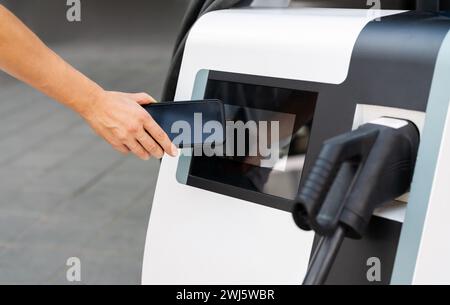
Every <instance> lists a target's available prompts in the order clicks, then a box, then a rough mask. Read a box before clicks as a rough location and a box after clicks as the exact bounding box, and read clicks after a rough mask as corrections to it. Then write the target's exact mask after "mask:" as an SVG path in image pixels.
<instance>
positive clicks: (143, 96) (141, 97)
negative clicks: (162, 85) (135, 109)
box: [131, 92, 156, 105]
mask: <svg viewBox="0 0 450 305" xmlns="http://www.w3.org/2000/svg"><path fill="white" fill-rule="evenodd" d="M131 95H132V98H133V99H134V100H135V101H136V102H137V103H138V104H139V105H146V104H150V103H156V100H155V99H154V98H153V97H152V96H150V95H149V94H147V93H145V92H141V93H133V94H131Z"/></svg>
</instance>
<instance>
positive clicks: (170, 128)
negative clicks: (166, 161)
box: [143, 100, 225, 148]
mask: <svg viewBox="0 0 450 305" xmlns="http://www.w3.org/2000/svg"><path fill="white" fill-rule="evenodd" d="M143 107H144V109H145V110H147V112H148V113H150V115H151V116H152V118H153V119H154V120H155V121H156V122H157V123H158V125H159V126H161V128H162V129H163V130H164V131H165V132H166V133H167V135H168V136H169V138H170V140H171V141H173V142H174V144H175V146H177V147H179V148H183V147H194V146H196V145H203V144H212V143H215V145H222V144H223V143H224V140H225V115H224V106H223V103H222V101H220V100H195V101H183V102H163V103H153V104H147V105H143ZM208 122H210V123H208ZM207 123H208V124H207ZM205 124H207V125H205ZM211 126H215V127H214V128H211ZM219 126H220V128H219ZM205 127H206V128H205Z"/></svg>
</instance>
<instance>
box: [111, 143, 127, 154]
mask: <svg viewBox="0 0 450 305" xmlns="http://www.w3.org/2000/svg"><path fill="white" fill-rule="evenodd" d="M112 147H113V148H114V149H115V150H117V151H118V152H120V153H122V154H124V155H128V153H129V152H130V150H129V149H128V147H126V146H125V145H121V144H119V145H117V144H116V145H112Z"/></svg>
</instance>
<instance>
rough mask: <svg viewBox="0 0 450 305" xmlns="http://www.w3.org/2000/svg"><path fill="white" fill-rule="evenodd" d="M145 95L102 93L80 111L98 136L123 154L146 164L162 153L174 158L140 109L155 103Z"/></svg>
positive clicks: (158, 130)
mask: <svg viewBox="0 0 450 305" xmlns="http://www.w3.org/2000/svg"><path fill="white" fill-rule="evenodd" d="M154 102H155V100H154V99H153V98H152V97H151V96H150V95H148V94H146V93H134V94H132V93H122V92H112V91H101V93H100V94H98V96H97V97H96V98H95V99H94V101H93V102H91V103H90V104H89V106H88V109H83V111H79V112H80V114H81V115H82V116H83V117H84V119H85V120H86V121H87V122H88V123H89V125H90V126H91V127H92V128H93V129H94V130H95V132H96V133H97V134H99V135H100V136H101V137H103V138H104V139H105V140H106V141H107V142H108V143H110V144H111V145H112V146H113V147H114V148H115V149H116V150H118V151H119V152H121V153H123V154H127V153H128V152H130V151H131V152H133V153H134V154H135V155H136V156H137V157H139V158H141V159H143V160H148V159H149V158H150V157H151V156H153V157H155V158H158V159H160V158H162V157H163V155H164V152H166V153H168V154H169V155H171V156H176V155H177V148H176V147H175V145H173V144H172V142H171V141H170V139H169V137H168V136H167V134H166V133H165V132H164V131H163V130H162V129H161V127H159V126H158V124H157V123H156V122H155V121H154V120H153V119H152V117H151V116H150V114H149V113H148V112H147V111H145V110H144V109H143V108H142V107H141V106H140V105H144V104H149V103H154Z"/></svg>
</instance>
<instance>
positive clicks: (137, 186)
mask: <svg viewBox="0 0 450 305" xmlns="http://www.w3.org/2000/svg"><path fill="white" fill-rule="evenodd" d="M66 2H67V1H65V0H33V1H30V0H3V1H2V0H0V3H3V4H5V5H6V6H7V7H8V8H9V9H11V10H12V11H13V12H14V13H15V14H16V15H18V16H19V17H20V18H21V19H22V20H23V21H24V22H25V23H26V24H27V25H28V26H29V27H30V28H31V29H32V30H33V31H35V32H36V33H37V34H38V35H39V36H40V37H41V38H42V39H43V40H44V41H45V42H46V43H48V44H49V45H50V47H51V48H53V49H54V50H55V51H56V52H57V53H59V54H60V55H61V56H62V57H63V58H65V59H66V60H67V61H69V62H70V63H71V64H72V65H74V66H75V67H76V68H78V69H79V70H81V71H82V72H83V73H85V74H87V75H88V76H89V77H91V78H92V79H94V80H95V81H96V82H98V83H99V84H100V85H102V86H103V87H104V88H105V89H109V90H117V91H128V92H141V91H146V92H148V93H150V94H151V95H153V96H154V97H155V98H157V99H159V97H160V94H161V89H162V84H163V79H164V77H165V74H166V71H167V69H168V65H169V61H170V58H171V53H172V44H173V42H174V40H175V36H176V34H177V31H178V29H179V25H180V23H181V20H182V17H183V14H184V11H185V9H186V7H187V4H188V0H164V1H161V0H128V1H121V0H81V22H73V23H71V22H68V21H67V18H66V12H67V9H68V6H67V5H66ZM369 2H370V1H369ZM369 2H368V1H367V0H339V1H319V0H316V1H301V3H300V2H296V4H297V5H305V6H330V7H361V8H367V6H368V3H369ZM413 2H414V1H413V0H389V1H382V2H381V5H382V8H398V7H402V8H408V9H411V8H413V7H414V5H413ZM448 2H450V1H446V3H447V4H448ZM447 4H446V5H447ZM448 5H450V4H448ZM369 6H370V5H369ZM158 169H159V161H157V160H150V161H147V162H144V161H140V160H137V159H136V158H134V157H132V156H129V157H123V156H121V155H120V154H118V153H116V152H115V151H114V150H113V149H112V148H110V147H109V145H108V144H106V143H105V142H103V140H101V139H100V138H98V137H97V136H96V135H95V134H94V133H93V132H92V131H91V130H90V129H89V127H88V126H87V125H86V124H84V122H83V120H82V119H81V118H80V117H78V116H77V115H76V114H74V113H72V112H71V111H69V110H68V109H66V108H64V107H62V106H61V105H59V104H57V103H56V102H54V101H51V100H50V99H49V98H47V97H45V96H43V95H42V94H40V93H38V92H37V91H35V90H33V89H31V88H29V87H27V86H26V85H23V84H21V83H19V82H18V81H16V80H13V79H12V78H10V77H8V76H6V75H5V74H4V73H2V72H0V284H66V283H68V282H67V281H66V270H67V266H66V261H67V259H68V258H69V257H78V258H80V259H81V263H82V268H81V277H82V278H81V279H82V281H81V283H83V284H138V283H140V276H141V266H142V257H143V250H144V242H145V234H146V230H147V223H148V218H149V215H150V210H151V202H152V199H153V192H154V187H155V183H156V179H157V175H158Z"/></svg>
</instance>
